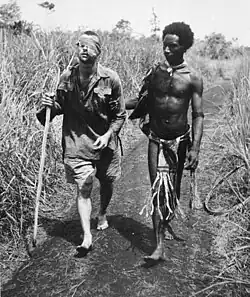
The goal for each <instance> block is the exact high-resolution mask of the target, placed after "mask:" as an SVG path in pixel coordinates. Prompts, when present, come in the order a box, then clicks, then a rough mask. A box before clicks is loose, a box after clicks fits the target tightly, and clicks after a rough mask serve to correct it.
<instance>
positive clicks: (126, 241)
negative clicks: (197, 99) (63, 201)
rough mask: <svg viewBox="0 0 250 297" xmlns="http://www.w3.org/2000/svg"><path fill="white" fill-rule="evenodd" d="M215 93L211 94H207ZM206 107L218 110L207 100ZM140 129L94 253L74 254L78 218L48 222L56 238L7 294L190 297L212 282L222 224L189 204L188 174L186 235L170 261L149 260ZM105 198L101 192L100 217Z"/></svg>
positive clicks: (178, 225)
mask: <svg viewBox="0 0 250 297" xmlns="http://www.w3.org/2000/svg"><path fill="white" fill-rule="evenodd" d="M210 97H211V96H210V95H209V94H207V95H206V97H205V99H206V98H207V99H209V98H210ZM217 98H218V97H217ZM209 108H210V110H209ZM205 110H206V112H212V111H214V110H215V109H214V108H213V104H212V105H211V104H207V103H205ZM137 133H138V135H140V136H139V140H137V141H136V142H135V146H134V147H133V149H131V150H130V151H129V153H128V154H127V156H126V161H125V159H124V162H123V175H122V177H121V179H120V181H119V182H118V184H117V187H116V191H115V194H114V197H113V200H112V203H111V205H110V208H109V214H110V216H109V217H108V219H109V221H110V226H111V227H110V228H109V229H107V230H105V231H102V232H98V231H96V230H95V227H96V221H95V219H93V220H92V229H93V230H92V231H93V236H94V237H93V238H94V250H93V251H92V252H91V253H89V254H88V256H87V257H85V258H76V257H74V255H75V246H76V245H77V244H79V243H80V241H81V239H80V234H81V227H80V224H79V222H78V220H75V219H74V218H72V220H69V221H67V222H62V221H60V220H56V219H55V220H48V221H47V222H46V224H45V229H46V232H47V233H48V234H49V236H50V239H49V240H47V241H46V242H44V243H43V244H42V245H40V246H39V247H38V248H37V249H36V250H35V251H34V252H33V257H32V258H31V260H30V261H28V262H27V263H25V264H24V265H23V266H22V267H21V268H20V269H19V271H18V272H17V273H16V274H15V276H14V277H13V279H12V280H11V281H9V282H8V283H7V284H6V285H5V286H4V287H3V292H2V297H19V296H20V297H29V296H30V297H38V296H41V297H45V296H53V297H59V296H62V297H64V296H65V297H66V296H67V297H80V296H84V297H85V296H86V297H88V296H89V297H90V296H91V297H106V296H110V297H113V296H120V297H130V296H131V297H135V296H142V297H148V296H150V297H163V296H164V297H166V296H171V297H175V296H176V297H177V296H178V297H182V296H183V297H187V296H191V295H192V294H193V293H194V292H197V291H199V290H201V289H203V288H204V287H206V286H207V285H208V282H209V276H208V275H207V273H208V272H209V271H211V267H213V266H216V265H217V262H218V259H216V258H214V255H213V253H212V250H211V247H212V239H213V232H214V230H215V228H214V226H211V225H210V217H209V216H208V215H207V214H206V213H205V212H204V211H202V210H201V211H190V210H189V208H188V202H189V197H190V191H189V175H188V172H185V174H184V180H183V185H182V198H181V205H182V207H183V209H184V211H185V213H186V214H187V215H188V219H186V220H181V219H174V221H173V223H172V226H173V229H174V231H175V232H176V234H177V235H178V237H180V240H172V241H167V240H166V241H165V252H166V261H163V262H160V263H157V265H154V266H151V267H149V266H147V264H146V263H145V262H144V261H143V257H144V255H148V254H150V253H151V252H152V251H153V249H154V240H153V232H152V224H151V220H150V219H146V218H145V216H140V215H139V212H140V210H141V208H142V206H143V204H144V199H145V197H147V195H149V190H150V189H149V178H148V172H147V139H146V138H145V137H144V136H143V135H142V134H140V132H138V131H137ZM98 199H99V197H98V189H95V191H94V192H93V201H94V209H93V213H94V214H96V212H97V205H98ZM200 296H202V295H200Z"/></svg>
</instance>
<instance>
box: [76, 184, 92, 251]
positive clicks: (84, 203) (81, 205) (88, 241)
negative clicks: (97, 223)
mask: <svg viewBox="0 0 250 297" xmlns="http://www.w3.org/2000/svg"><path fill="white" fill-rule="evenodd" d="M77 207H78V212H79V215H80V221H81V225H82V230H83V233H84V239H83V242H82V244H81V246H82V247H84V248H86V249H88V248H89V247H90V246H91V245H92V234H91V232H90V216H91V211H92V205H91V199H90V197H88V198H85V197H83V195H82V193H81V192H80V191H79V190H78V195H77Z"/></svg>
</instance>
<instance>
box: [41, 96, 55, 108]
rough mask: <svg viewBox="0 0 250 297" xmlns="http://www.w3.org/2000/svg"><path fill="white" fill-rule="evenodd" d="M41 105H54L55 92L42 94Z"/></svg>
mask: <svg viewBox="0 0 250 297" xmlns="http://www.w3.org/2000/svg"><path fill="white" fill-rule="evenodd" d="M42 105H43V106H48V107H53V106H54V105H55V93H45V94H44V95H43V96H42Z"/></svg>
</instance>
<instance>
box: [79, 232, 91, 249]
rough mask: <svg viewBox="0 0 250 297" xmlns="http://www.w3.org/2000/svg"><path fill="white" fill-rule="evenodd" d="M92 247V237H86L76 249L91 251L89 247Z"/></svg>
mask: <svg viewBox="0 0 250 297" xmlns="http://www.w3.org/2000/svg"><path fill="white" fill-rule="evenodd" d="M90 246H92V235H91V234H90V235H88V236H86V235H84V239H83V242H82V244H81V245H78V246H77V248H76V249H81V248H83V249H89V247H90Z"/></svg>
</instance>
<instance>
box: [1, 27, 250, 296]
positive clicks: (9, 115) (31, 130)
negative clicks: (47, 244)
mask: <svg viewBox="0 0 250 297" xmlns="http://www.w3.org/2000/svg"><path fill="white" fill-rule="evenodd" d="M79 33H80V32H74V33H72V32H69V33H63V32H61V31H59V30H58V31H54V32H51V33H47V34H44V33H43V32H39V31H37V32H34V33H33V34H32V36H26V35H20V36H11V35H10V36H9V38H8V39H7V41H6V43H5V44H4V45H1V46H2V51H1V52H0V57H1V59H0V61H1V62H0V101H1V103H0V126H1V129H0V199H1V200H0V216H1V222H0V238H1V242H2V243H1V250H2V251H3V252H2V253H1V258H2V265H3V269H2V271H3V272H4V273H5V271H7V270H14V269H15V265H16V266H18V263H20V262H19V261H22V259H24V258H25V257H26V255H25V249H24V242H25V236H26V232H27V230H28V228H30V226H31V225H32V223H33V211H34V198H35V196H36V187H37V174H38V168H39V160H40V152H41V142H42V133H43V130H42V127H41V126H40V124H39V123H38V122H37V121H36V118H35V113H36V111H37V110H38V109H39V108H40V96H41V92H43V91H48V90H49V91H51V90H53V89H55V85H56V78H57V76H58V73H59V72H60V71H62V69H63V68H65V67H66V65H67V64H68V62H69V60H70V58H71V56H72V54H73V51H74V43H75V41H76V39H77V36H78V35H79ZM100 34H101V35H102V39H103V52H102V57H101V63H103V64H104V65H106V66H108V67H111V68H112V69H114V70H116V71H117V72H118V74H119V75H120V77H121V80H122V84H123V86H124V95H125V97H126V98H127V97H130V96H134V95H135V94H137V92H138V90H139V87H140V83H141V79H142V77H143V76H144V74H145V73H146V71H147V69H148V68H149V67H150V66H152V65H153V64H154V63H156V62H158V61H159V60H162V53H161V51H162V49H161V43H160V41H158V40H156V39H153V38H142V39H140V40H136V39H131V38H130V37H128V36H119V35H117V34H110V33H108V32H100ZM187 61H188V63H189V65H190V67H191V69H192V70H194V71H196V72H197V73H198V74H200V75H202V77H203V79H204V86H205V90H206V89H209V88H211V87H212V86H214V85H215V84H218V83H219V82H220V81H221V80H225V79H230V80H231V81H232V87H231V89H230V90H229V91H228V92H227V94H226V98H227V100H226V101H225V102H224V103H223V104H221V106H220V107H219V113H220V115H221V116H220V118H219V120H216V122H214V123H212V124H211V127H210V129H211V131H212V133H211V137H210V141H209V143H206V144H204V146H205V147H206V148H209V149H206V150H204V151H205V153H204V158H203V161H202V162H201V165H200V166H201V171H202V172H203V173H204V174H206V170H207V168H210V169H211V168H213V171H214V175H213V176H211V183H212V182H214V181H215V180H216V179H217V178H218V177H219V176H221V175H223V174H225V173H227V172H229V171H230V170H231V169H232V168H233V166H236V165H238V164H243V167H242V169H241V170H239V171H238V172H237V174H235V175H233V176H231V177H230V179H228V180H225V182H224V183H223V185H222V186H221V187H220V188H218V189H219V190H218V191H217V190H216V192H215V194H216V195H215V194H214V196H213V198H212V200H211V203H212V205H213V207H215V208H216V207H218V206H223V207H228V208H229V209H231V211H230V212H228V213H227V214H226V215H224V216H223V217H222V218H220V220H219V219H218V220H219V221H218V222H219V223H220V227H219V230H218V234H221V236H220V237H221V240H222V241H223V244H224V245H223V246H224V248H223V251H221V252H222V254H223V257H224V258H225V266H224V268H223V270H222V271H221V276H220V278H219V281H220V282H221V286H223V285H227V284H228V283H230V284H233V285H234V286H235V290H236V292H240V291H242V292H243V291H244V290H247V288H249V268H248V267H249V257H248V253H249V248H250V243H249V242H250V238H249V198H248V197H249V166H250V164H249V160H250V159H249V150H248V149H249V131H250V120H249V94H250V92H249V91H250V82H249V61H248V59H247V58H246V57H245V58H244V57H239V58H234V59H231V60H224V61H222V60H220V61H211V60H209V59H207V58H204V57H199V56H197V54H196V52H195V48H194V50H191V51H190V52H189V53H188V54H187ZM59 124H60V119H59V120H58V121H57V122H56V123H55V124H53V127H52V129H51V132H50V135H49V139H48V147H47V159H46V168H45V174H44V189H43V193H42V197H41V212H42V213H50V212H52V211H54V208H53V207H54V205H57V202H58V201H53V199H52V197H53V194H55V192H60V191H63V188H62V187H63V186H62V184H63V183H62V176H63V168H62V166H61V149H60V136H59V133H60V129H59V128H58V126H59ZM121 134H122V138H123V141H124V143H125V148H126V147H129V146H130V140H131V135H133V126H132V124H131V123H126V125H125V127H124V128H123V130H122V132H121ZM210 171H211V170H210ZM225 196H226V197H228V199H226V200H225V199H224V197H225ZM225 201H226V202H225ZM235 205H236V206H237V207H235ZM232 225H233V226H234V228H232V227H231V226H232ZM220 247H221V245H220ZM20 251H21V252H20ZM10 267H11V269H10ZM239 288H242V289H240V290H239ZM243 288H244V290H243ZM244 292H246V291H244ZM237 294H238V295H235V296H237V297H238V296H241V295H240V294H239V293H237ZM242 296H243V295H242ZM244 296H245V295H244Z"/></svg>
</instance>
